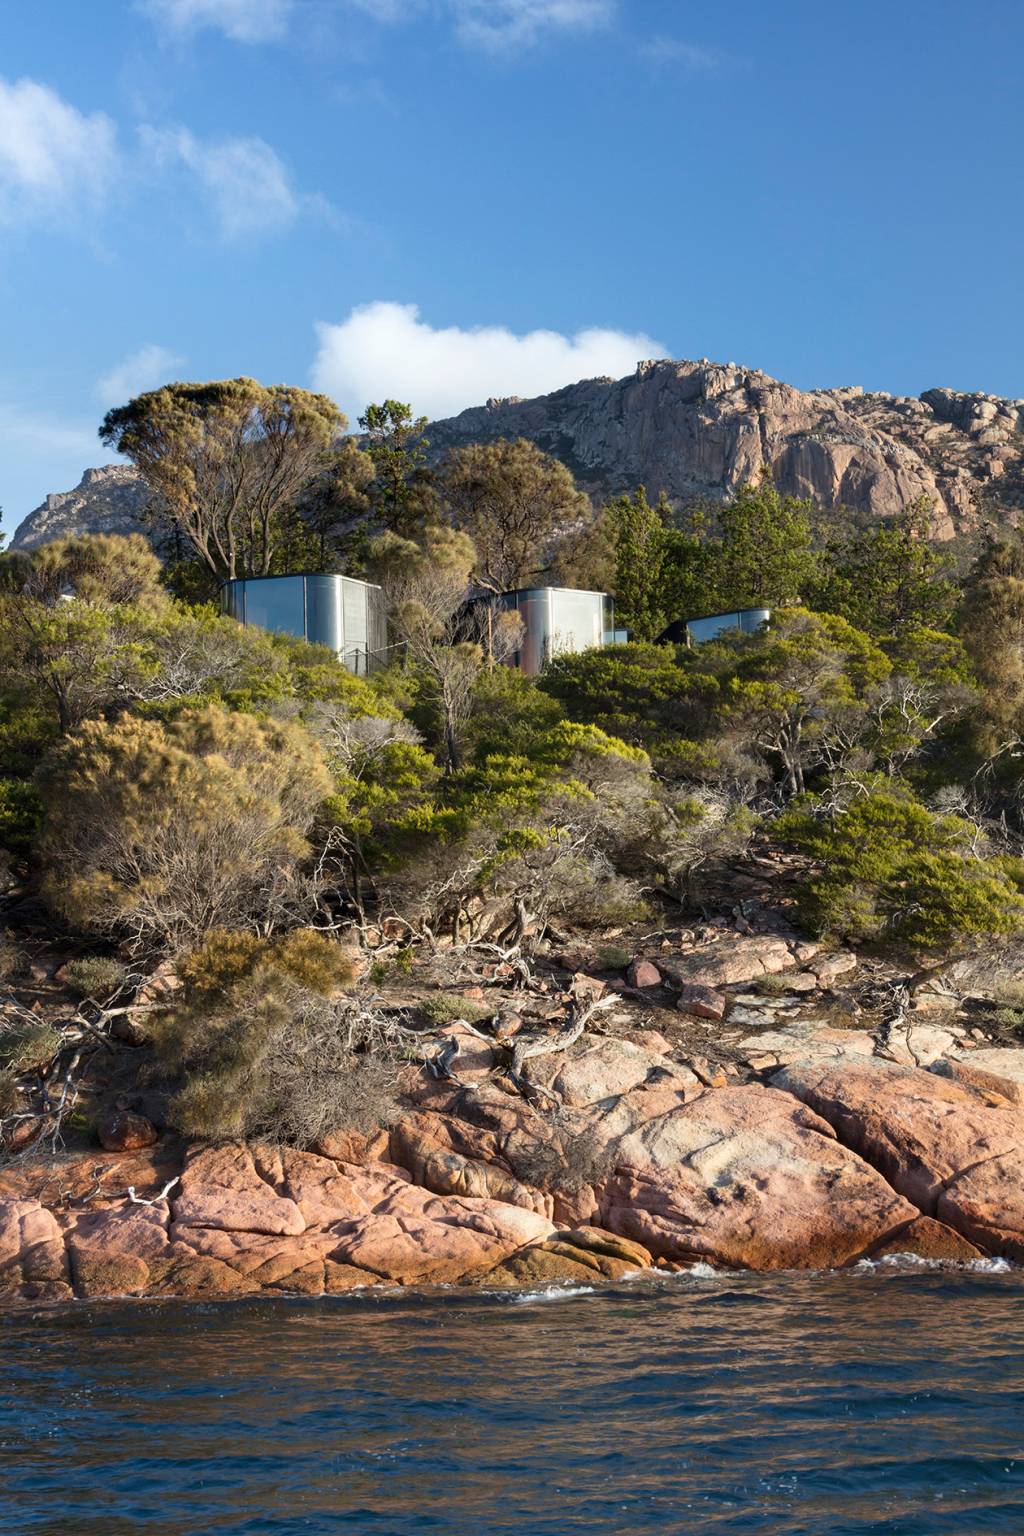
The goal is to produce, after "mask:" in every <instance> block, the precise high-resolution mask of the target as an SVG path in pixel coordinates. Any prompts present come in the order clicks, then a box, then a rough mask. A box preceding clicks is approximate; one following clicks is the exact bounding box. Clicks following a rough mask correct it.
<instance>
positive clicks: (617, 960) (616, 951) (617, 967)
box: [597, 944, 633, 971]
mask: <svg viewBox="0 0 1024 1536" xmlns="http://www.w3.org/2000/svg"><path fill="white" fill-rule="evenodd" d="M632 958H633V953H632V950H629V949H623V948H621V946H620V945H618V944H602V945H600V946H599V947H598V951H597V963H598V965H599V967H600V968H601V970H602V971H624V970H625V969H626V967H627V965H629V963H630V961H631V960H632Z"/></svg>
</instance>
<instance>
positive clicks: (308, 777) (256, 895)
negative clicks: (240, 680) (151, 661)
mask: <svg viewBox="0 0 1024 1536" xmlns="http://www.w3.org/2000/svg"><path fill="white" fill-rule="evenodd" d="M40 782H41V787H42V792H43V795H44V800H45V803H46V817H45V821H44V825H43V831H42V837H41V840H40V852H41V855H42V863H43V869H44V880H43V892H44V895H45V896H46V899H47V900H48V902H49V904H50V906H51V908H52V909H53V910H54V911H55V912H56V913H58V914H59V915H60V916H61V917H63V918H64V919H65V920H66V921H67V922H69V923H71V924H73V925H74V926H75V927H78V928H82V929H85V930H91V931H93V932H98V933H109V934H114V935H126V936H128V937H129V938H130V939H132V940H134V941H135V942H136V943H137V944H144V945H148V946H160V947H163V948H166V949H170V950H173V951H177V950H180V949H182V948H185V947H188V946H189V945H193V946H194V945H195V944H197V943H198V942H199V941H200V940H201V938H202V936H203V935H204V934H205V933H206V932H207V931H208V929H209V928H210V927H211V926H217V925H220V926H227V927H232V928H243V927H245V926H246V925H247V924H249V923H253V924H254V925H259V926H260V927H262V928H263V929H264V930H267V929H272V928H274V927H276V926H279V925H281V924H282V923H284V922H287V921H289V920H290V921H294V920H295V919H296V918H301V916H302V914H303V912H304V911H305V910H307V909H308V907H309V905H310V902H311V899H312V898H311V891H310V890H309V888H308V885H304V883H303V881H302V878H301V874H302V867H303V864H304V863H305V861H306V860H307V859H308V857H309V854H310V847H309V843H308V842H307V835H308V833H309V832H310V830H311V827H312V825H313V820H314V817H315V816H316V814H317V811H318V809H319V808H320V806H321V805H322V803H323V801H324V800H325V798H326V797H327V795H328V794H329V793H330V790H331V780H330V775H329V774H328V772H327V769H326V766H325V764H324V762H323V757H322V755H321V752H320V749H319V748H318V747H317V745H316V744H315V743H314V742H313V741H312V740H311V738H310V737H309V735H308V734H307V733H306V732H305V731H304V730H303V729H302V728H301V727H300V726H298V725H296V724H281V723H277V722H274V721H267V720H258V719H255V718H254V717H252V716H250V715H240V714H234V715H232V714H228V713H226V712H225V711H224V710H221V709H217V708H212V707H211V708H209V709H205V710H198V711H188V712H186V713H185V714H183V715H182V716H181V717H180V718H179V719H178V720H176V721H174V722H173V723H171V724H170V725H167V726H165V725H162V724H160V723H159V722H158V721H155V720H139V719H135V718H131V717H128V718H125V719H122V720H118V721H116V722H114V723H108V722H106V721H98V720H97V721H89V722H87V723H86V724H85V725H84V726H82V728H81V729H80V730H79V731H78V732H77V733H75V734H74V735H73V736H71V737H69V738H68V739H67V740H66V741H65V742H63V743H62V745H61V746H60V748H59V749H57V750H56V751H55V753H54V754H53V756H52V758H51V760H50V761H49V763H48V764H47V765H46V766H45V768H44V771H43V773H42V775H41V781H40Z"/></svg>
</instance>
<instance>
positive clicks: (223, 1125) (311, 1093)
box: [151, 966, 400, 1146]
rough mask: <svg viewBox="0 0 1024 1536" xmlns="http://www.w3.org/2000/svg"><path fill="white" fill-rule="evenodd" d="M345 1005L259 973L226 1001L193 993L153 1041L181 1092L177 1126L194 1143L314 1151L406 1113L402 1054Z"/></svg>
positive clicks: (172, 1107) (176, 1099)
mask: <svg viewBox="0 0 1024 1536" xmlns="http://www.w3.org/2000/svg"><path fill="white" fill-rule="evenodd" d="M368 1029H369V1026H368V1025H367V1023H366V1021H365V1019H364V1018H363V1017H362V1016H361V1015H358V1014H352V1013H350V1012H348V1011H347V1010H346V1005H345V1004H344V1002H343V1001H337V1000H331V999H328V998H324V997H323V996H321V995H319V994H318V993H316V992H313V991H311V990H310V989H309V988H307V987H304V986H302V985H301V984H300V983H298V982H296V981H295V980H294V978H292V977H289V976H287V975H286V974H284V973H283V972H282V971H278V970H274V969H272V968H270V967H269V966H260V967H258V968H256V969H255V970H253V971H252V973H251V974H250V975H248V976H244V977H242V978H241V979H239V980H236V981H235V982H234V983H232V984H230V985H229V986H227V987H226V988H225V989H223V990H222V991H221V992H219V993H216V994H214V993H211V992H206V993H198V992H197V991H196V990H195V988H194V987H190V988H188V989H187V992H186V997H185V999H184V1001H183V1002H182V1003H180V1004H179V1005H178V1006H177V1007H176V1008H173V1009H171V1010H169V1011H168V1012H167V1013H165V1014H156V1015H154V1017H153V1022H152V1026H151V1037H152V1040H153V1044H154V1048H155V1050H156V1054H157V1059H158V1062H159V1063H160V1064H161V1065H162V1066H163V1068H164V1070H165V1072H166V1073H167V1074H168V1075H169V1077H170V1078H171V1079H172V1080H176V1086H175V1089H174V1091H173V1093H172V1097H171V1101H170V1104H169V1108H168V1121H169V1123H170V1124H171V1125H173V1126H174V1127H175V1128H176V1129H177V1130H179V1131H181V1132H183V1133H184V1134H185V1135H187V1136H195V1137H203V1138H209V1139H214V1140H216V1139H220V1138H223V1137H257V1138H263V1139H266V1140H271V1141H277V1142H290V1143H296V1144H298V1145H300V1146H310V1145H312V1144H313V1143H314V1142H316V1141H318V1140H320V1139H321V1138H322V1137H323V1136H325V1135H327V1134H328V1133H329V1132H331V1131H336V1130H368V1129H372V1128H373V1127H374V1126H376V1125H386V1124H388V1123H390V1120H391V1119H392V1118H394V1117H395V1116H396V1115H397V1113H398V1106H397V1100H396V1099H395V1094H394V1089H395V1084H396V1082H397V1077H398V1070H399V1060H400V1052H399V1051H398V1050H397V1049H395V1050H394V1051H391V1052H389V1051H388V1050H386V1049H380V1044H381V1042H380V1041H379V1040H373V1039H371V1038H370V1035H369V1033H368Z"/></svg>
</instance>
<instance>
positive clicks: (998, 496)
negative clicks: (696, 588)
mask: <svg viewBox="0 0 1024 1536" xmlns="http://www.w3.org/2000/svg"><path fill="white" fill-rule="evenodd" d="M497 437H526V438H530V439H531V440H532V441H534V442H536V443H537V444H538V445H539V446H540V447H541V448H543V449H545V450H546V451H547V452H549V453H553V454H555V455H556V456H557V457H558V458H560V459H562V460H564V461H565V463H567V464H568V465H569V467H570V468H571V469H572V470H573V472H574V473H575V474H576V475H577V477H578V478H579V480H580V482H581V484H582V485H583V486H584V487H585V488H586V489H587V490H588V491H590V493H591V494H592V496H593V497H594V499H595V500H596V501H600V500H602V499H603V498H605V497H607V496H608V495H611V494H617V493H619V492H620V491H624V490H632V489H633V488H634V487H635V486H636V485H638V484H640V483H643V484H646V486H647V487H648V490H649V491H651V492H654V493H658V492H660V491H662V490H664V491H665V492H666V494H667V495H668V496H669V497H670V498H671V499H672V500H673V501H674V502H676V503H685V502H688V501H692V500H694V499H696V498H710V499H712V500H718V499H722V498H724V497H727V496H728V495H730V494H731V493H732V492H734V491H735V490H736V489H737V487H738V486H740V485H742V484H743V483H744V482H745V481H747V480H750V479H751V478H752V477H755V476H756V475H757V474H759V472H760V471H761V469H762V468H763V467H765V466H766V465H767V466H770V467H771V469H772V471H773V473H774V475H775V479H776V482H777V484H778V486H779V488H780V490H782V491H783V492H785V493H791V494H793V495H798V496H810V497H812V498H813V499H814V500H815V501H816V502H817V503H818V504H819V505H820V506H822V507H825V508H828V509H831V508H836V507H840V506H844V507H849V508H851V509H852V510H854V511H857V512H861V513H863V514H865V515H867V516H868V517H870V518H871V519H876V518H885V517H891V516H893V515H894V514H895V513H897V512H899V511H900V510H901V508H903V507H904V506H906V505H907V503H908V502H910V501H913V500H914V499H915V498H917V497H918V496H922V495H923V496H928V497H930V498H932V500H933V501H934V503H935V512H934V521H935V532H936V534H937V535H938V536H939V537H941V538H950V537H952V536H953V535H954V534H955V533H958V532H961V531H964V530H966V529H968V528H970V527H971V526H973V525H975V524H976V523H977V522H979V521H980V520H982V519H983V518H986V517H988V518H992V519H993V520H995V521H997V522H1000V523H1011V522H1016V521H1017V519H1018V517H1019V516H1020V515H1021V513H1022V512H1024V400H1001V399H998V398H996V397H995V396H990V395H980V394H970V395H969V394H958V393H956V392H955V391H954V390H950V389H932V390H928V391H926V392H925V394H924V395H922V396H921V398H920V399H912V398H905V397H900V396H895V395H886V394H865V393H864V392H863V391H862V390H860V389H859V388H846V389H820V390H810V391H804V390H799V389H794V388H793V387H792V386H791V385H788V384H782V383H780V382H779V380H777V379H773V378H771V377H770V376H769V375H768V374H766V373H761V372H759V371H758V370H756V369H750V368H741V367H737V366H736V365H734V364H732V363H729V364H726V365H721V364H717V363H711V362H708V360H707V359H706V358H705V359H701V361H699V362H645V363H640V364H639V365H638V367H637V371H636V373H635V374H634V375H632V376H631V377H630V378H626V379H618V380H613V379H587V380H585V381H583V382H582V383H580V384H573V385H570V386H569V387H568V388H566V389H560V390H557V391H556V392H555V393H554V394H551V395H543V396H541V397H540V398H539V399H536V400H518V399H510V400H490V401H488V403H487V404H486V405H484V406H477V407H474V408H473V409H471V410H467V411H463V412H462V413H461V415H459V416H455V417H453V418H451V419H450V420H448V421H441V422H435V423H434V424H433V425H432V427H431V429H430V441H431V450H432V452H435V453H439V452H442V451H443V450H444V449H446V448H448V447H451V446H453V445H455V444H458V443H465V442H479V441H488V440H490V439H493V438H497Z"/></svg>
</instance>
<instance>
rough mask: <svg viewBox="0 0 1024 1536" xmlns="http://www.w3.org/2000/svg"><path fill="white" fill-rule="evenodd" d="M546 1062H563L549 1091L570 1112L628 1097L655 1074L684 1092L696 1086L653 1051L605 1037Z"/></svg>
mask: <svg viewBox="0 0 1024 1536" xmlns="http://www.w3.org/2000/svg"><path fill="white" fill-rule="evenodd" d="M550 1060H551V1061H552V1062H554V1063H556V1064H557V1063H558V1062H559V1061H560V1060H561V1061H562V1062H563V1064H562V1065H561V1066H560V1067H559V1068H558V1071H557V1075H556V1076H555V1078H554V1081H553V1083H552V1088H553V1090H554V1092H555V1093H557V1094H558V1096H559V1098H560V1099H561V1100H562V1102H563V1104H565V1105H567V1106H568V1107H570V1108H578V1107H582V1106H585V1105H588V1104H598V1103H600V1102H601V1101H602V1100H604V1099H610V1098H614V1097H616V1096H617V1095H619V1094H623V1093H629V1091H630V1090H631V1089H633V1088H637V1087H639V1086H640V1085H641V1084H642V1083H644V1082H646V1081H647V1080H648V1078H650V1077H652V1076H654V1075H655V1074H661V1075H662V1076H663V1077H664V1078H665V1079H669V1078H670V1079H672V1081H673V1084H674V1086H676V1087H678V1088H679V1089H680V1090H682V1091H684V1092H685V1090H686V1089H688V1088H691V1089H692V1088H696V1087H697V1086H698V1083H697V1079H696V1077H695V1076H694V1075H693V1073H692V1072H688V1071H687V1070H686V1069H685V1068H682V1067H679V1066H677V1065H676V1064H675V1063H674V1062H672V1061H669V1060H667V1059H666V1058H665V1057H664V1056H662V1055H659V1054H658V1052H656V1051H649V1050H646V1049H645V1048H644V1047H643V1046H640V1045H634V1044H633V1043H632V1041H629V1040H622V1039H620V1038H618V1037H617V1036H615V1035H607V1036H605V1037H604V1038H603V1039H600V1040H598V1041H597V1042H596V1044H594V1045H592V1046H589V1047H588V1048H587V1049H586V1050H584V1051H582V1052H581V1053H580V1054H579V1055H578V1056H573V1057H570V1058H569V1059H568V1060H564V1058H559V1057H552V1058H550ZM538 1061H539V1064H543V1063H544V1061H545V1058H544V1057H540V1058H539V1059H538Z"/></svg>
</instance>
